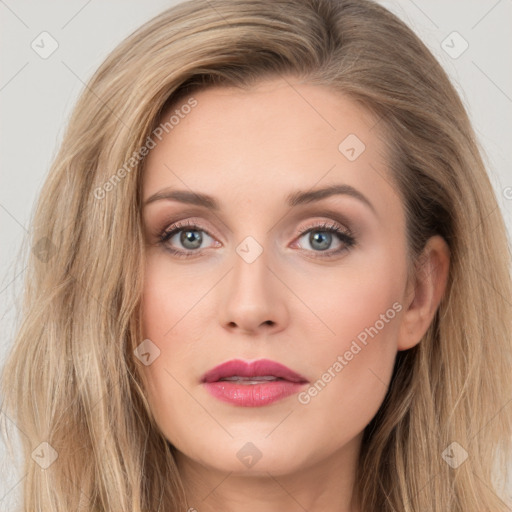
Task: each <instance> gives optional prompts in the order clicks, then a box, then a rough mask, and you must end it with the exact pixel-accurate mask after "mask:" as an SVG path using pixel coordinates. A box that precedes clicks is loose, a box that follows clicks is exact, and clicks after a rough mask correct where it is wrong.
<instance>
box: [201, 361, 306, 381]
mask: <svg viewBox="0 0 512 512" xmlns="http://www.w3.org/2000/svg"><path fill="white" fill-rule="evenodd" d="M273 381H288V382H296V383H306V382H308V380H307V379H306V378H305V377H303V376H302V375H300V374H298V373H297V372H294V371H293V370H291V369H290V368H288V367H286V366H284V365H282V364H281V363H277V362H276V361H271V360H269V359H258V360H256V361H252V362H246V361H243V360H241V359H232V360H231V361H227V362H225V363H222V364H220V365H218V366H216V367H215V368H212V369H211V370H210V371H208V372H206V373H205V374H204V375H203V377H202V379H201V382H206V383H210V382H239V383H240V384H260V383H261V382H273Z"/></svg>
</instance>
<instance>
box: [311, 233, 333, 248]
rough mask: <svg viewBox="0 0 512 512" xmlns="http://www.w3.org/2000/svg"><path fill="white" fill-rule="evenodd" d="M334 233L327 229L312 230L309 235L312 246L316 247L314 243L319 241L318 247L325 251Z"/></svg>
mask: <svg viewBox="0 0 512 512" xmlns="http://www.w3.org/2000/svg"><path fill="white" fill-rule="evenodd" d="M331 239H332V234H331V233H328V232H325V231H317V232H316V233H315V232H312V233H311V235H310V236H309V241H310V243H311V246H312V247H314V243H316V242H319V244H320V245H319V246H318V245H317V249H320V250H321V251H325V250H326V249H328V248H329V246H330V245H331Z"/></svg>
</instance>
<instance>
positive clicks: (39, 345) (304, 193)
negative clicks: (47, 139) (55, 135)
mask: <svg viewBox="0 0 512 512" xmlns="http://www.w3.org/2000/svg"><path fill="white" fill-rule="evenodd" d="M32 246H33V250H32V252H31V255H30V261H29V264H30V267H29V272H27V281H26V295H25V301H26V302H25V309H24V311H23V314H24V322H23V324H22V325H21V327H20V329H19V332H18V335H17V338H16V340H15V346H14V349H13V352H12V354H11V355H10V358H9V360H8V362H7V365H6V367H5V371H4V374H3V381H2V383H3V393H4V395H5V402H4V410H5V411H6V412H7V414H9V416H10V417H11V418H13V419H14V421H15V422H16V424H17V426H18V427H19V428H20V429H21V430H22V431H23V432H24V433H25V434H26V437H24V438H23V439H22V441H23V442H24V454H25V460H26V472H27V474H28V475H27V478H26V479H25V481H24V486H25V487H24V500H25V504H24V507H25V508H24V510H34V509H38V510H53V511H61V510H62V511H64V510H90V511H96V510H98V511H99V510H101V511H103V510H116V511H121V510H123V511H126V510H131V511H156V510H162V511H164V510H165V511H167V510H173V511H175V510H176V511H178V510H187V509H188V510H198V511H201V512H202V511H211V510H235V509H236V510H244V511H250V510H262V509H263V510H277V509H279V510H282V509H286V510H311V511H313V510H320V509H321V510H333V511H334V510H336V511H347V512H348V511H350V512H370V511H375V510H379V511H419V510H431V511H436V512H440V511H450V512H455V511H461V512H462V511H464V512H468V511H474V512H477V511H482V510H492V511H505V510H508V508H507V504H506V503H505V497H504V496H503V495H502V494H500V493H499V490H498V487H499V485H498V482H497V481H496V475H498V477H501V476H502V475H504V472H505V469H506V462H507V461H506V460H505V457H506V456H509V455H510V430H511V423H512V418H511V412H510V407H508V408H507V407H506V404H507V403H508V401H509V400H510V394H511V385H510V384H511V380H510V379H511V378H510V372H509V368H510V362H511V348H510V342H509V340H510V309H509V303H510V297H511V288H510V276H509V271H508V265H509V252H508V247H507V243H506V234H505V227H504V223H503V220H502V217H501V215H500V212H499V209H498V208H497V203H496V198H495V196H494V194H493V191H492V187H491V185H490V182H489V179H488V177H487V175H486V172H485V169H484V165H483V163H482V159H481V157H480V155H479V152H478V149H477V145H476V141H475V135H474V132H473V130H472V128H471V126H470V123H469V121H468V117H467V114H466V112H465V110H464V108H463V105H462V104H461V101H460V99H459V97H458V96H457V94H456V92H455V90H454V88H453V87H452V85H451V84H450V82H449V80H448V78H447V76H446V74H445V73H444V71H443V70H442V69H441V67H440V66H439V64H438V63H437V62H436V61H435V59H434V58H433V56H432V55H431V53H430V52H429V51H428V50H427V49H426V47H425V46H424V45H423V44H422V43H421V42H420V41H419V40H418V38H417V37H416V36H415V35H414V34H413V33H412V31H411V30H410V29H409V28H407V27H406V26H405V25H404V24H403V23H402V22H401V21H399V20H398V19H397V18H396V17H395V16H394V15H392V14H391V13H389V12H388V11H387V10H385V9H384V8H383V7H381V6H379V5H377V4H374V3H373V2H370V1H366V0H364V1H363V0H340V1H330V0H300V1H293V2H291V1H285V0H280V1H277V2H270V1H263V0H257V1H256V0H254V1H249V0H246V1H241V0H236V1H232V0H229V1H228V0H225V1H224V0H222V1H218V2H215V4H211V3H208V2H207V3H202V2H198V1H191V2H186V3H183V4H180V5H178V6H177V7H175V8H172V9H169V10H168V11H166V12H164V13H162V14H161V15H159V16H158V17H156V18H155V19H154V20H152V21H150V22H148V23H147V24H145V25H144V26H143V27H141V28H140V29H139V30H138V31H136V32H135V33H134V34H133V35H132V36H130V37H129V38H128V39H126V40H125V41H124V42H123V43H122V44H121V45H120V46H119V47H118V48H117V49H116V50H114V52H112V54H111V55H110V56H109V57H108V58H107V60H106V61H105V62H104V63H103V64H102V66H101V67H100V69H99V70H98V71H97V73H96V74H95V76H94V77H93V78H92V80H91V81H90V83H89V84H88V87H87V89H86V90H85V91H84V93H83V94H82V97H81V98H80V100H79V102H78V104H77V106H76V108H75V111H74V113H73V115H72V118H71V121H70V124H69V127H68V129H67V133H66V135H65V138H64V141H63V143H62V147H61V149H60V152H59V154H58V155H57V157H56V160H55V163H54V165H53V168H52V169H51V172H50V175H49V177H48V180H47V182H46V183H45V186H44V189H43V191H42V194H41V198H40V200H39V203H38V206H37V210H36V213H35V219H34V229H33V239H32ZM27 397H30V399H29V400H27ZM498 464H501V465H499V466H498ZM496 468H498V469H499V471H498V472H497V473H496ZM508 506H509V505H508Z"/></svg>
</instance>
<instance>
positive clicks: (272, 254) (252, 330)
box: [143, 78, 449, 512]
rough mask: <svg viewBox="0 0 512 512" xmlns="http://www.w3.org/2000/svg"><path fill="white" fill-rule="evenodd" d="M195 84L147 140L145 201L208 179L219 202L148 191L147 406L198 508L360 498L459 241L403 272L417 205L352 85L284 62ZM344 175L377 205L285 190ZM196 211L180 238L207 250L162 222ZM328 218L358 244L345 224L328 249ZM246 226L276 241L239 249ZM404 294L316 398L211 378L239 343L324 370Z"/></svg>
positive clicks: (320, 504)
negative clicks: (244, 82) (385, 406)
mask: <svg viewBox="0 0 512 512" xmlns="http://www.w3.org/2000/svg"><path fill="white" fill-rule="evenodd" d="M194 98H195V99H196V100H197V102H198V104H197V106H196V107H195V108H194V109H193V110H192V111H191V112H190V113H189V114H188V115H187V116H185V117H184V119H181V120H180V122H179V124H178V125H177V126H175V127H174V128H173V129H172V131H170V132H169V133H168V134H167V135H165V136H164V137H163V139H162V141H161V142H159V143H158V145H157V146H156V147H155V148H154V149H152V150H151V152H150V154H149V155H148V159H147V162H146V168H145V171H144V172H145V174H144V178H143V201H145V200H146V199H148V198H149V197H150V196H151V195H153V194H154V193H156V192H159V191H160V190H162V189H166V188H169V187H170V188H171V189H180V190H189V191H190V190H192V191H194V192H197V193H205V194H209V195H211V196H213V197H214V198H215V199H216V200H217V201H218V202H219V203H220V207H221V209H220V211H218V212H213V211H211V210H210V209H208V208H205V207H203V206H194V205H189V204H183V203H181V202H178V201H176V200H158V201H154V202H152V203H150V204H148V205H147V206H145V207H144V210H143V219H144V227H145V232H146V239H147V252H146V254H147V266H146V276H145V284H144V295H143V329H144V334H145V338H149V339H150V340H151V341H152V342H153V343H154V345H155V346H157V347H158V349H159V350H160V354H159V356H158V357H157V358H156V359H155V360H154V362H152V364H150V365H148V366H145V367H144V368H143V374H144V375H143V376H144V378H145V380H146V389H147V394H148V400H149V403H150V406H151V410H152V413H153V415H154V417H155V420H156V422H157V424H158V426H159V427H160V429H161V431H162V432H163V434H164V435H165V436H166V438H167V439H168V440H169V441H170V442H171V443H172V444H173V445H174V446H175V447H177V449H178V456H177V464H178V468H179V470H180V474H181V475H182V478H183V482H184V486H185V489H186V492H187V497H188V503H189V506H190V507H194V508H195V509H197V510H198V511H199V512H208V511H214V510H224V511H235V510H236V511H238V512H240V511H244V512H251V511H261V510H266V511H268V512H273V511H278V510H279V511H281V510H288V511H303V510H305V509H306V510H308V511H311V512H312V511H320V510H321V511H323V512H326V511H327V512H328V511H336V512H340V511H345V512H349V511H350V512H357V511H358V510H359V509H358V508H357V504H356V503H355V500H354V499H353V487H354V484H355V477H354V475H355V471H356V463H357V457H358V454H359V451H360V447H361V438H362V433H363V430H364V428H365V426H366V425H367V424H368V423H369V421H370V420H371V419H372V418H373V417H374V415H375V414H376V412H377V410H378V409H379V407H380V405H381V403H382V401H383V399H384V396H385V394H386V390H387V387H388V385H389V382H390V378H391V375H392V369H393V364H394V361H395V357H396V354H397V351H399V350H406V349H408V348H411V347H413V346H414V345H416V344H417V343H418V342H419V341H420V340H421V337H422V336H423V334H424V333H425V332H426V330H427V328H428V326H429V324H430V323H431V321H432V319H433V316H434V314H435V311H436V309H437V306H438V304H439V302H440V300H441V297H442V295H443V293H444V290H445V286H446V280H447V275H448V267H449V252H448V248H447V246H446V243H445V242H444V241H443V240H442V239H441V238H440V237H433V238H431V239H430V240H429V242H428V244H427V246H426V248H425V251H424V254H423V258H422V262H423V264H422V267H421V269H420V270H419V271H418V273H417V274H416V276H415V277H414V278H413V279H409V280H408V277H407V268H408V267H407V265H408V260H407V246H406V237H405V216H404V209H403V205H402V203H401V200H400V198H399V196H398V195H397V192H396V189H395V186H394V185H393V181H392V178H391V175H390V174H389V171H388V169H387V165H386V161H387V156H386V145H385V143H384V140H383V138H382V136H383V135H382V134H381V133H380V132H379V131H378V129H377V127H375V123H376V119H375V118H373V117H372V115H370V113H369V112H367V111H366V110H363V108H362V107H361V106H359V105H357V104H355V103H353V102H352V101H351V100H350V99H348V98H346V97H344V96H343V95H341V94H340V93H338V92H333V91H331V90H329V89H327V88H324V87H320V86H313V85H307V84H303V83H302V84H301V83H299V82H298V81H297V80H294V79H293V78H289V79H288V80H283V79H276V80H268V81H264V82H260V83H259V84H258V85H257V86H255V87H252V88H250V89H248V90H241V89H235V88H223V87H217V88H210V89H207V90H204V91H201V92H199V93H197V94H194ZM185 101H186V99H185V100H184V101H183V103H185ZM178 107H179V106H178ZM173 108H176V106H174V107H173ZM349 134H356V135H357V137H358V138H359V139H360V140H362V141H363V142H364V144H365V145H366V149H365V150H364V151H363V152H362V153H361V154H360V156H359V157H358V158H357V159H356V160H354V161H349V160H348V159H347V158H346V157H345V155H344V154H342V152H340V150H339V149H338V146H339V144H340V142H342V141H343V140H344V139H345V138H346V137H347V136H348V135H349ZM332 184H346V185H350V186H352V187H354V188H355V189H357V190H358V191H359V192H360V193H361V194H363V195H364V196H365V197H366V198H367V199H368V201H369V202H370V203H371V204H372V205H373V209H374V211H373V210H372V208H370V207H369V206H367V205H366V204H365V203H364V202H362V201H361V200H359V199H357V198H355V197H351V196H349V195H334V196H331V197H327V198H324V199H321V200H320V201H316V202H312V203H308V204H302V205H298V206H295V207H290V206H287V205H286V204H285V198H286V197H287V195H288V194H289V193H291V192H294V191H297V190H303V191H308V190H311V189H317V188H321V187H324V186H327V185H332ZM326 210H330V213H329V212H326ZM187 219H189V220H191V221H193V222H194V223H197V224H198V225H199V226H200V228H197V229H202V230H203V231H201V234H202V235H203V242H202V245H201V246H200V248H199V249H190V247H191V246H190V245H187V246H183V244H182V243H180V238H179V233H178V234H177V235H175V236H174V237H173V239H172V241H168V242H167V246H168V247H169V246H171V247H172V248H174V249H175V250H181V251H183V252H187V249H188V250H189V252H191V251H193V250H195V251H196V253H194V255H193V257H191V258H189V259H182V258H178V257H177V256H175V255H172V254H171V253H170V252H168V251H166V249H165V246H162V245H161V244H159V243H158V234H159V233H160V232H161V231H163V230H164V229H168V228H169V227H170V226H171V225H172V224H173V223H174V222H176V221H180V220H181V221H184V220H187ZM325 221H327V222H329V224H333V223H337V224H339V225H340V227H341V228H342V229H344V230H346V229H349V230H350V231H351V232H352V234H354V236H355V238H356V243H355V245H354V246H352V247H348V246H345V244H344V242H342V241H340V240H339V239H338V238H337V236H336V235H335V234H333V235H332V239H331V241H330V246H329V248H328V249H327V251H321V250H320V249H319V248H318V247H319V245H318V243H316V244H315V242H314V241H313V242H312V241H311V240H310V239H309V235H310V234H315V233H316V234H317V235H318V234H320V236H321V233H325V230H323V229H322V228H319V229H316V231H314V232H313V233H306V234H303V235H300V232H301V230H303V229H304V230H305V229H313V230H314V228H315V227H316V226H318V225H321V224H322V222H325ZM189 229H190V228H187V227H185V228H184V230H185V231H187V230H189ZM318 232H320V233H318ZM208 235H209V236H208ZM247 236H251V237H253V238H254V239H255V240H256V241H257V242H258V243H259V244H260V246H261V247H262V249H263V252H262V254H261V255H260V256H259V257H258V258H257V259H256V260H255V261H254V262H252V263H248V262H246V261H245V260H244V259H243V258H242V257H240V256H239V254H238V253H237V252H236V248H237V246H238V245H239V244H240V243H241V242H242V241H243V240H244V239H245V238H246V237H247ZM320 246H321V244H320ZM339 248H341V249H342V251H341V252H339V253H338V254H336V255H334V256H333V257H331V258H328V257H325V256H323V255H325V253H327V252H331V253H333V252H334V251H335V250H336V249H339ZM315 256H317V257H316V258H315ZM322 256H323V257H322ZM393 304H395V305H396V304H398V305H399V306H400V307H401V310H400V311H399V312H398V313H396V315H395V316H394V318H393V319H392V320H389V321H388V322H386V323H385V325H384V327H383V328H382V329H380V330H379V331H378V334H377V335H375V336H374V337H373V338H368V342H367V345H365V346H363V345H361V344H359V345H361V346H362V349H361V350H360V351H359V352H358V353H357V355H355V356H354V357H353V358H352V359H351V360H350V361H348V362H347V364H346V366H344V367H343V369H342V370H341V371H339V372H337V373H335V377H333V378H332V379H331V381H330V382H329V383H328V384H327V385H326V386H325V387H324V388H323V389H322V390H321V392H319V393H318V394H317V395H316V396H314V397H311V400H310V401H309V403H307V404H303V403H300V402H299V400H298V396H297V395H292V396H289V397H287V398H285V399H283V400H280V401H278V402H275V403H273V404H271V405H267V406H264V407H256V408H253V407H237V406H234V405H232V404H229V403H225V402H221V401H219V400H217V399H216V398H214V397H213V396H211V395H210V394H209V393H208V392H207V391H206V390H205V389H204V387H203V385H202V384H201V383H200V379H201V377H202V375H203V374H204V373H205V372H206V371H208V370H209V369H211V368H212V367H214V366H216V365H218V364H220V363H222V362H224V361H227V360H230V359H233V358H241V359H246V360H253V359H259V358H268V359H272V360H275V361H278V362H280V363H282V364H284V365H286V366H288V367H289V368H291V369H293V370H295V371H296V372H298V373H300V374H302V375H303V376H305V377H306V378H307V379H308V380H309V381H310V383H315V382H316V381H317V380H318V379H319V378H321V377H322V375H323V374H324V373H325V372H326V371H327V370H328V368H332V366H333V363H334V362H335V361H336V360H337V358H338V356H340V355H341V356H343V354H345V353H346V351H347V350H348V349H349V348H350V346H351V343H352V342H353V340H355V339H356V338H357V336H358V335H359V334H360V333H361V332H363V331H364V330H365V328H367V327H369V326H374V325H375V324H376V321H377V320H379V318H381V315H382V314H386V311H387V310H389V309H390V308H392V305H393ZM248 442H251V443H253V444H254V445H255V446H256V447H257V449H258V450H259V452H260V453H261V458H260V459H259V460H258V462H257V463H256V464H254V465H253V466H252V467H250V468H249V467H247V466H246V465H244V464H243V463H242V462H241V460H240V459H239V458H238V457H237V452H238V451H239V450H240V449H241V448H242V447H243V446H244V445H246V443H248Z"/></svg>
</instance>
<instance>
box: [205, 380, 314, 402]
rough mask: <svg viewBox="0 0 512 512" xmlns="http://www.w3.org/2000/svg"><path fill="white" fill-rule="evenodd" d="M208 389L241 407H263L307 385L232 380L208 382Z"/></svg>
mask: <svg viewBox="0 0 512 512" xmlns="http://www.w3.org/2000/svg"><path fill="white" fill-rule="evenodd" d="M204 385H205V387H206V389H207V390H208V391H209V392H210V393H211V394H212V395H213V396H214V397H215V398H218V399H219V400H222V401H223V402H229V403H231V404H234V405H238V406H240V407H261V406H263V405H268V404H271V403H273V402H277V401H278V400H281V399H283V398H285V397H287V396H290V395H293V394H295V393H298V391H299V390H300V389H301V388H302V387H303V386H304V385H305V383H300V382H290V381H288V380H277V381H274V382H263V383H261V384H239V383H238V382H232V381H217V382H207V383H205V384H204Z"/></svg>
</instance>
